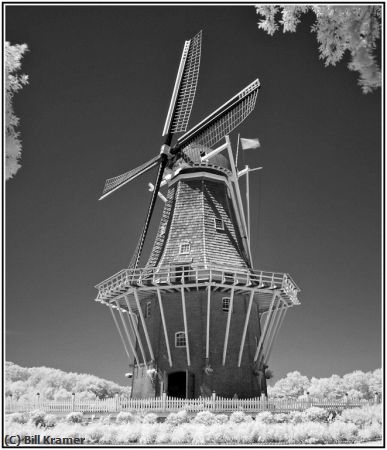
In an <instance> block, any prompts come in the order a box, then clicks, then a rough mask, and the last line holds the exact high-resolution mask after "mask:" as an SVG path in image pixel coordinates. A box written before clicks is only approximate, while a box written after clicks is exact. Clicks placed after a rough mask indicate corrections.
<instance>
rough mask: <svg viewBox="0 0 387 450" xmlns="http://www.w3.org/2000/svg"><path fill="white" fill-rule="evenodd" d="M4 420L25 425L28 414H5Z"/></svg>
mask: <svg viewBox="0 0 387 450" xmlns="http://www.w3.org/2000/svg"><path fill="white" fill-rule="evenodd" d="M5 418H6V420H7V421H8V422H11V423H27V422H28V414H27V413H20V412H16V413H13V414H7V415H6V416H5Z"/></svg>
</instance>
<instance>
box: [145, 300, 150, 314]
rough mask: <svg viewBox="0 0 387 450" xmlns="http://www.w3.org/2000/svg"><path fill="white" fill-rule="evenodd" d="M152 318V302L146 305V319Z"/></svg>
mask: <svg viewBox="0 0 387 450" xmlns="http://www.w3.org/2000/svg"><path fill="white" fill-rule="evenodd" d="M150 316H151V302H148V303H147V304H146V308H145V317H150Z"/></svg>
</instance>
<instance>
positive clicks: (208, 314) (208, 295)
mask: <svg viewBox="0 0 387 450" xmlns="http://www.w3.org/2000/svg"><path fill="white" fill-rule="evenodd" d="M210 314H211V286H207V332H206V359H207V362H208V359H209V357H210Z"/></svg>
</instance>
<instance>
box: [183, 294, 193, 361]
mask: <svg viewBox="0 0 387 450" xmlns="http://www.w3.org/2000/svg"><path fill="white" fill-rule="evenodd" d="M181 304H182V308H183V320H184V333H185V343H186V350H187V365H188V366H190V365H191V358H190V354H189V339H188V325H187V311H186V306H185V294H184V288H183V287H182V288H181Z"/></svg>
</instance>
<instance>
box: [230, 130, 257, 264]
mask: <svg viewBox="0 0 387 450" xmlns="http://www.w3.org/2000/svg"><path fill="white" fill-rule="evenodd" d="M225 139H226V142H227V149H228V155H229V159H230V165H231V172H232V180H233V183H234V187H235V192H236V196H237V209H238V211H235V213H236V214H238V213H239V216H240V218H241V222H242V230H241V231H243V235H244V236H245V239H246V241H247V250H248V256H249V258H250V262H251V251H250V241H249V238H248V232H247V226H246V218H245V212H244V209H243V202H242V197H241V191H240V189H239V182H238V174H237V171H236V168H235V162H234V157H233V154H232V149H231V142H230V137H229V136H225ZM243 235H242V237H243Z"/></svg>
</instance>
